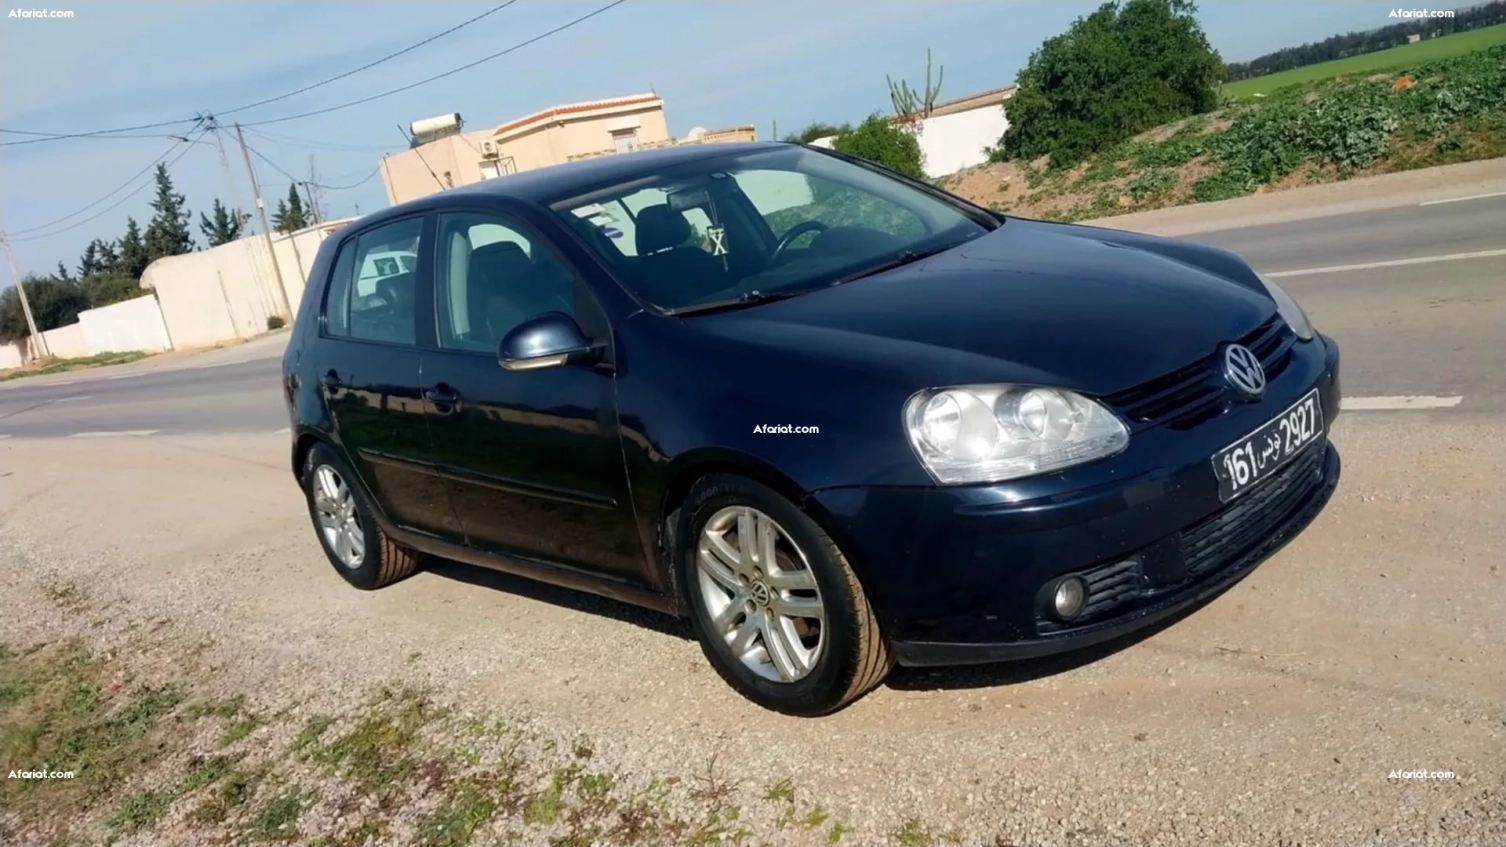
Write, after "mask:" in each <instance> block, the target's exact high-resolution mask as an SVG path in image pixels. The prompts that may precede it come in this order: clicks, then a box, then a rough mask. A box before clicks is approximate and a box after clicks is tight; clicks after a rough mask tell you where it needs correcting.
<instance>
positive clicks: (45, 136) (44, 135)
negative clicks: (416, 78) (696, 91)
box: [0, 0, 518, 147]
mask: <svg viewBox="0 0 1506 847" xmlns="http://www.w3.org/2000/svg"><path fill="white" fill-rule="evenodd" d="M516 2H518V0H507V2H506V3H502V4H500V5H498V6H495V7H493V8H491V9H488V10H487V11H485V12H482V13H481V14H479V15H477V16H475V17H474V18H471V19H470V20H468V21H462V22H461V23H458V24H456V25H455V26H452V27H450V28H449V29H447V30H445V31H444V32H441V33H439V34H437V35H432V36H430V37H428V38H426V39H424V40H423V41H420V42H418V43H417V44H413V45H411V46H409V47H405V48H403V49H402V50H399V51H397V52H396V53H390V54H388V55H386V56H383V57H382V58H380V59H377V60H375V61H372V62H368V63H366V64H364V65H362V66H361V67H359V68H356V69H354V70H350V71H346V72H345V73H343V74H339V75H337V76H332V77H330V78H329V79H326V80H323V81H321V82H316V83H314V84H312V85H305V86H304V87H302V88H299V89H297V90H296V91H289V92H287V93H286V94H279V95H277V96H276V97H268V98H267V99H265V100H258V101H256V102H255V103H247V104H246V105H244V106H237V107H235V108H234V109H227V110H225V111H222V112H219V113H218V114H222V115H229V114H232V113H235V112H243V111H245V110H247V109H251V108H255V107H257V106H264V105H266V104H267V103H274V102H276V101H278V100H285V99H287V98H289V97H293V96H295V95H298V94H302V93H304V92H305V91H312V90H314V89H315V88H319V87H321V86H325V85H329V84H330V83H332V82H336V81H338V80H342V79H345V78H346V77H349V76H353V75H355V74H358V73H360V72H361V71H364V70H369V69H371V68H374V67H376V66H377V65H380V64H382V63H383V62H387V61H391V60H392V59H395V58H397V57H398V56H401V55H403V54H404V53H408V52H411V51H413V50H416V49H418V48H419V47H422V46H424V45H425V44H428V43H430V42H432V41H435V40H438V39H440V38H443V37H445V36H446V35H449V34H450V33H452V32H455V31H456V30H459V29H462V28H464V27H467V26H470V25H471V24H473V23H475V22H476V21H479V20H481V19H482V18H485V17H487V16H488V15H492V14H495V13H497V12H500V11H502V10H503V9H505V8H507V7H508V6H511V5H512V4H514V3H516ZM203 119H204V116H203V115H195V116H194V117H192V118H185V119H183V120H177V121H160V122H158V123H151V124H139V125H137V126H127V127H118V128H115V129H96V130H92V131H90V132H34V131H30V130H23V129H0V132H6V133H10V134H12V135H34V136H38V137H37V138H31V139H28V140H26V141H4V142H0V147H18V146H20V145H22V144H39V143H41V142H43V141H61V140H63V139H65V138H96V137H97V138H150V137H151V136H132V135H119V134H118V133H125V132H135V131H138V130H143V129H158V128H161V127H168V126H177V125H178V124H186V123H192V124H195V125H197V124H199V123H201V122H202V121H203Z"/></svg>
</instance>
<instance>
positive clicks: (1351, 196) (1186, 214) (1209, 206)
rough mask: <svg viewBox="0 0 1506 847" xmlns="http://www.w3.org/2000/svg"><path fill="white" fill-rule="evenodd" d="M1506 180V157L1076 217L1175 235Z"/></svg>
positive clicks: (1449, 193) (1446, 195) (1409, 200)
mask: <svg viewBox="0 0 1506 847" xmlns="http://www.w3.org/2000/svg"><path fill="white" fill-rule="evenodd" d="M1490 186H1495V187H1497V190H1499V188H1500V187H1501V186H1506V158H1497V159H1482V160H1480V161H1476V162H1463V163H1460V164H1457V165H1442V166H1439V167H1435V168H1421V169H1418V170H1414V171H1401V172H1398V173H1389V174H1380V175H1378V176H1368V177H1360V178H1358V179H1353V180H1347V181H1344V182H1330V183H1324V184H1322V185H1308V186H1303V187H1302V188H1293V189H1290V190H1287V191H1275V192H1271V193H1268V194H1255V195H1251V196H1248V197H1236V198H1233V199H1230V200H1218V201H1215V202H1212V203H1193V204H1191V205H1187V206H1173V207H1170V208H1166V209H1154V210H1151V211H1147V212H1132V213H1130V214H1127V215H1116V216H1113V217H1107V218H1094V219H1092V220H1085V221H1078V223H1080V224H1083V225H1086V226H1097V227H1104V228H1107V229H1119V230H1134V231H1138V232H1147V233H1153V234H1155V235H1166V236H1179V235H1191V234H1194V233H1199V232H1212V231H1215V230H1221V229H1237V228H1240V227H1248V226H1261V225H1264V224H1274V223H1286V222H1290V221H1299V220H1307V219H1309V218H1322V217H1329V216H1332V215H1342V214H1348V213H1353V212H1365V211H1371V210H1375V209H1391V208H1396V207H1399V206H1413V205H1417V204H1419V203H1426V202H1429V201H1435V200H1449V199H1454V198H1457V197H1462V196H1465V195H1471V194H1479V193H1480V192H1482V191H1484V190H1486V188H1487V187H1490Z"/></svg>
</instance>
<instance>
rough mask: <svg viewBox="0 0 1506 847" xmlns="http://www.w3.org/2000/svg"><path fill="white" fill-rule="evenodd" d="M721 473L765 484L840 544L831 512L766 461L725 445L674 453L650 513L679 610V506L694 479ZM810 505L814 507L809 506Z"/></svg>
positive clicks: (663, 567) (660, 559)
mask: <svg viewBox="0 0 1506 847" xmlns="http://www.w3.org/2000/svg"><path fill="white" fill-rule="evenodd" d="M721 474H730V475H733V476H741V477H746V478H748V479H751V480H753V481H754V482H757V483H760V484H762V485H765V486H767V487H769V488H770V489H772V490H773V491H774V492H775V493H777V494H779V495H780V496H781V497H784V498H785V499H786V500H789V501H790V502H791V503H792V504H794V506H795V508H797V509H799V510H800V511H802V512H804V513H805V514H806V515H807V516H808V517H810V519H811V520H813V521H815V522H816V524H817V525H818V526H820V527H821V529H822V530H823V531H825V532H826V534H827V535H829V536H831V538H832V539H833V540H834V541H836V542H837V544H838V546H839V547H842V545H843V540H844V539H843V534H842V533H840V531H838V528H837V527H834V526H832V522H831V516H830V515H828V514H827V513H826V510H825V509H821V508H819V507H818V506H817V504H816V502H815V501H814V500H812V499H810V498H809V497H807V496H806V495H807V491H806V490H805V489H804V488H803V487H802V486H801V485H800V484H799V483H797V482H795V480H793V479H792V478H790V477H789V475H787V474H785V473H784V472H783V471H780V470H779V469H778V468H776V467H774V465H773V464H771V463H769V462H768V461H766V460H764V459H761V458H759V457H757V456H753V455H750V454H748V453H743V452H740V451H737V450H729V449H725V448H714V447H710V448H702V449H697V450H691V451H688V452H686V453H683V454H681V455H679V456H676V457H675V458H674V460H673V461H671V462H670V463H669V466H668V467H667V468H666V469H665V471H664V480H665V482H664V487H663V490H662V491H661V492H660V494H659V509H658V513H657V514H656V515H655V516H654V529H655V532H656V541H657V545H656V546H657V549H656V550H655V553H656V555H657V557H658V563H657V564H658V566H659V568H660V569H661V571H662V573H663V575H664V577H665V579H666V580H667V581H668V582H667V584H668V585H669V586H670V590H671V591H672V593H673V596H674V598H675V603H676V605H677V607H679V608H680V611H681V613H682V614H683V613H684V611H685V610H684V608H683V606H684V600H683V598H682V597H681V592H680V586H679V583H678V577H677V576H676V570H675V566H674V560H673V548H674V536H675V532H676V531H677V529H678V521H679V518H680V507H681V506H683V505H684V503H685V500H686V498H687V497H689V496H690V491H691V489H693V488H695V486H696V483H698V482H700V481H701V480H703V479H705V478H707V477H711V476H718V475H721ZM813 506H817V507H816V508H812V507H813ZM844 550H845V548H844ZM860 579H861V577H860Z"/></svg>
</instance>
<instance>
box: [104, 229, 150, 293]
mask: <svg viewBox="0 0 1506 847" xmlns="http://www.w3.org/2000/svg"><path fill="white" fill-rule="evenodd" d="M117 253H118V255H119V259H117V261H116V262H115V267H114V268H113V270H117V271H119V272H120V273H123V274H125V275H127V276H129V277H131V278H132V279H141V275H142V274H143V273H145V272H146V266H147V265H149V264H151V261H152V260H151V258H150V257H149V256H148V255H147V252H146V243H145V242H144V241H143V240H142V238H141V227H139V226H137V224H136V219H135V218H126V231H125V235H122V236H121V237H120V244H119V246H118V248H117Z"/></svg>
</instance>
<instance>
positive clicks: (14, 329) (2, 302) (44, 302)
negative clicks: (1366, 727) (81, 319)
mask: <svg viewBox="0 0 1506 847" xmlns="http://www.w3.org/2000/svg"><path fill="white" fill-rule="evenodd" d="M21 284H22V285H24V286H26V302H27V303H29V304H30V305H31V315H32V317H33V318H35V319H36V321H37V330H38V331H40V332H46V331H47V330H49V329H57V328H58V327H60V326H67V325H68V324H71V323H75V322H77V321H78V313H79V312H82V311H85V310H86V309H88V308H89V298H88V296H87V295H86V294H85V293H84V289H83V287H82V286H80V285H79V284H78V282H76V281H74V280H61V279H48V278H41V277H35V276H31V275H27V276H26V278H24V279H23V280H22V281H21ZM29 334H30V333H29V331H28V329H27V327H26V315H25V313H24V312H23V311H22V310H21V298H20V297H19V296H18V295H17V294H16V289H15V287H14V286H12V287H10V288H7V289H6V290H5V293H3V294H0V343H7V342H11V341H18V340H20V339H22V338H26V337H27V336H28V335H29Z"/></svg>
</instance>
